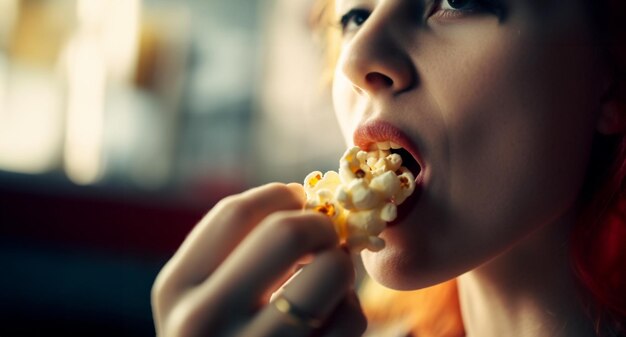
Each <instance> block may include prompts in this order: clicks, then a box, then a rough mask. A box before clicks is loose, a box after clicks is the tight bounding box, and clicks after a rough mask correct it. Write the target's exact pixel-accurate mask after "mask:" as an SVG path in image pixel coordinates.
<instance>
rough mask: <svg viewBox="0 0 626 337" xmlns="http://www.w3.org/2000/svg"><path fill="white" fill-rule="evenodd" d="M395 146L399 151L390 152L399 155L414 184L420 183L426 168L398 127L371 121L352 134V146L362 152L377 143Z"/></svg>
mask: <svg viewBox="0 0 626 337" xmlns="http://www.w3.org/2000/svg"><path fill="white" fill-rule="evenodd" d="M386 142H389V143H391V144H397V145H398V146H399V147H400V149H393V147H396V146H392V152H396V153H398V154H400V156H401V157H402V162H403V165H404V166H406V167H407V168H408V169H409V170H411V173H413V175H414V176H415V181H416V183H419V182H420V181H421V178H420V177H421V176H422V173H423V172H424V170H425V168H426V166H425V165H424V161H423V160H422V157H421V155H420V153H419V151H418V149H417V146H416V145H415V144H414V143H413V142H412V141H411V139H410V138H409V137H408V136H407V135H406V134H405V133H404V132H403V131H402V130H400V129H399V128H398V127H396V126H394V125H392V124H390V123H388V122H384V121H372V122H368V123H366V124H363V125H360V126H359V127H358V128H357V129H356V131H355V132H354V144H355V145H356V146H358V147H360V148H361V149H363V150H366V151H367V150H370V149H371V148H372V147H373V146H374V145H375V144H377V143H386Z"/></svg>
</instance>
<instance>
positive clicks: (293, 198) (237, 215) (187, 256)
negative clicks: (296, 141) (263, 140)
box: [161, 184, 304, 285]
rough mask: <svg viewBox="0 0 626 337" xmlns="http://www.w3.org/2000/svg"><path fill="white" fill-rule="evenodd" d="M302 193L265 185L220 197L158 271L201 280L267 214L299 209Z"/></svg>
mask: <svg viewBox="0 0 626 337" xmlns="http://www.w3.org/2000/svg"><path fill="white" fill-rule="evenodd" d="M303 193H304V192H303V191H302V187H300V186H298V185H297V184H291V185H282V184H268V185H264V186H261V187H258V188H255V189H252V190H249V191H246V192H244V193H241V194H238V195H235V196H231V197H228V198H225V199H223V200H222V201H220V202H219V203H218V204H217V205H216V206H215V207H214V208H213V209H212V210H211V211H210V212H209V213H208V214H207V215H206V216H205V217H204V218H203V219H202V220H201V221H200V223H199V224H198V225H197V226H196V227H195V228H194V229H193V231H192V232H191V233H190V234H189V236H188V237H187V239H186V240H185V242H184V243H183V244H182V245H181V247H180V248H179V250H178V251H177V252H176V254H175V255H174V256H173V257H172V259H171V260H170V262H169V263H168V265H167V266H166V267H165V268H164V269H163V271H162V272H161V274H167V275H166V276H164V278H168V279H170V280H176V281H178V282H179V283H181V284H184V285H188V284H197V283H200V282H202V281H203V280H204V279H205V278H207V277H208V276H209V275H210V274H211V273H212V272H213V271H214V270H215V269H216V268H217V267H218V266H219V265H220V264H221V263H222V261H223V260H224V259H225V258H226V257H227V256H228V255H229V254H230V252H231V251H232V250H233V249H234V248H235V247H236V246H237V245H238V244H239V243H240V242H241V240H242V239H243V238H244V237H245V236H246V235H247V234H248V233H249V232H250V231H251V230H252V228H254V226H255V225H256V224H257V223H258V222H259V221H261V220H262V219H263V218H265V217H266V216H267V215H268V214H271V213H273V212H276V211H279V210H286V209H287V210H288V209H291V210H296V209H301V208H302V205H303V202H304V196H303ZM169 275H175V277H168V276H169Z"/></svg>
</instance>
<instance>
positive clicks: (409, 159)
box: [390, 148, 422, 181]
mask: <svg viewBox="0 0 626 337" xmlns="http://www.w3.org/2000/svg"><path fill="white" fill-rule="evenodd" d="M390 151H391V153H397V154H399V155H400V157H401V158H402V166H404V167H406V168H407V169H409V171H411V173H412V174H413V176H414V177H415V180H416V181H417V177H418V176H419V175H420V173H421V172H422V166H421V165H420V164H419V163H418V162H417V160H415V158H413V156H412V155H411V154H410V153H409V151H407V150H405V149H403V148H397V149H393V148H392V149H391V150H390Z"/></svg>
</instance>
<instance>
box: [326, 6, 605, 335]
mask: <svg viewBox="0 0 626 337" xmlns="http://www.w3.org/2000/svg"><path fill="white" fill-rule="evenodd" d="M416 3H417V2H415V1H400V0H388V1H385V0H379V1H359V0H339V1H337V2H336V13H337V15H338V16H341V15H344V14H345V13H347V12H348V11H350V10H351V9H353V8H362V9H366V10H367V12H368V13H369V17H368V18H367V20H366V21H365V22H364V23H362V24H357V23H356V21H354V22H352V23H351V24H349V25H348V26H347V28H348V29H346V30H345V31H344V34H343V46H342V50H341V54H340V56H339V61H338V66H337V69H336V72H335V80H334V83H333V98H334V103H335V109H336V111H337V113H338V117H339V121H340V124H341V127H342V130H343V132H344V135H345V136H346V138H347V142H351V137H352V135H353V134H355V130H358V129H359V128H360V127H362V126H364V125H368V124H372V123H376V122H380V121H383V122H386V123H389V124H392V125H394V126H396V127H398V128H399V129H401V130H402V131H403V132H404V133H405V134H406V135H408V137H409V138H410V139H411V140H412V141H413V142H414V143H415V144H417V146H418V147H419V150H420V152H421V155H422V160H423V163H424V167H423V171H424V172H423V174H424V181H425V183H424V192H423V193H422V195H421V197H420V200H419V201H418V203H417V205H416V206H415V207H413V209H412V210H411V212H410V214H409V216H408V217H407V218H405V219H404V220H403V221H402V222H401V223H400V224H398V225H396V226H394V227H391V228H389V229H387V230H385V231H384V232H383V234H382V235H381V237H383V238H384V239H385V241H386V243H387V247H386V248H385V249H384V250H383V251H381V252H379V253H371V252H364V253H363V254H362V255H363V260H364V264H365V267H366V269H367V271H368V273H369V274H370V275H371V276H372V277H373V278H375V279H376V280H377V281H379V282H381V283H382V284H384V285H386V286H388V287H391V288H395V289H416V288H422V287H426V286H429V285H432V284H435V283H438V282H441V281H444V280H447V279H450V278H453V277H455V276H458V275H461V274H463V273H466V274H464V275H463V276H462V277H460V278H459V289H460V293H461V305H462V309H463V317H464V321H465V326H466V331H467V333H468V336H504V335H506V336H561V335H562V336H591V335H593V331H592V328H591V323H590V322H589V321H588V319H587V318H586V316H585V315H584V313H583V309H582V307H581V305H580V303H578V302H577V300H576V299H577V297H576V294H577V293H576V289H575V284H574V281H573V275H572V273H571V271H570V270H569V268H568V260H567V258H568V257H567V237H568V233H569V228H570V226H571V225H572V224H573V223H574V221H575V215H576V210H577V208H578V205H577V202H576V201H577V199H578V197H579V191H580V188H581V186H582V184H583V182H584V180H585V173H586V168H587V165H588V161H589V156H590V152H591V142H592V138H593V136H594V133H595V132H596V131H597V130H598V128H600V129H602V126H603V125H604V124H605V123H606V121H605V120H604V119H603V116H602V114H601V111H602V105H603V101H602V100H601V96H602V95H603V94H604V93H605V92H606V90H607V88H608V86H609V80H608V78H609V77H610V76H608V74H609V71H608V67H607V64H608V63H607V60H606V59H605V58H603V57H602V53H601V52H600V49H599V48H598V45H597V43H596V42H595V41H596V40H597V39H595V40H594V35H593V32H592V30H591V28H590V26H589V25H588V24H587V22H588V17H587V13H586V11H585V8H584V6H583V4H584V2H583V1H568V2H567V4H564V3H563V2H562V1H549V0H548V1H530V0H527V1H523V0H520V1H512V0H511V1H500V2H498V3H499V4H500V5H499V6H500V7H499V8H500V9H501V13H505V14H503V15H498V14H495V13H493V12H490V11H480V10H479V11H475V12H471V13H469V12H466V13H464V14H461V15H452V16H450V15H447V16H446V15H442V14H444V11H443V10H441V9H437V8H435V10H434V14H432V15H430V16H429V13H431V11H430V10H429V8H428V5H427V6H426V7H423V8H420V7H419V6H418V5H417V4H416ZM407 13H412V14H407ZM449 13H450V12H448V13H446V14H449ZM458 13H459V12H456V13H455V14H458ZM602 130H603V129H602ZM355 141H358V142H360V143H362V142H363V140H362V139H360V140H358V139H357V140H355Z"/></svg>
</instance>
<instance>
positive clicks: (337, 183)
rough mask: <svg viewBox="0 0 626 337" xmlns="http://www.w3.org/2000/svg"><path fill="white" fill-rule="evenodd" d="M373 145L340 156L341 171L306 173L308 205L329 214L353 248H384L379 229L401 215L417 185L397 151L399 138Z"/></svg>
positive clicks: (372, 249) (355, 148) (338, 230)
mask: <svg viewBox="0 0 626 337" xmlns="http://www.w3.org/2000/svg"><path fill="white" fill-rule="evenodd" d="M377 145H378V146H377V149H376V150H373V151H369V152H366V151H363V150H361V149H360V148H358V147H353V148H351V149H348V150H347V151H346V152H345V153H344V154H343V156H342V157H341V159H340V160H339V173H337V172H335V171H328V172H326V173H325V174H322V173H321V172H319V171H314V172H311V173H309V174H308V175H307V176H306V178H305V179H304V190H305V192H306V197H307V200H306V204H305V209H313V210H316V211H319V212H321V213H324V214H326V215H327V216H329V217H330V218H331V219H332V221H333V223H334V225H335V230H336V231H337V234H338V235H339V238H340V240H341V241H342V243H344V244H346V245H347V246H348V247H349V248H350V249H351V250H352V251H359V250H361V249H369V250H371V251H374V252H376V251H379V250H381V249H383V248H384V247H385V242H384V241H383V240H382V239H381V238H379V237H378V235H379V234H380V233H381V232H382V231H383V230H384V229H385V227H386V226H387V223H388V222H391V221H393V220H395V218H396V216H397V205H400V204H401V203H402V202H404V200H406V198H408V197H409V196H410V195H411V193H413V191H414V190H415V178H414V177H413V174H412V173H411V171H409V170H408V169H407V168H406V167H404V166H402V158H401V157H400V155H399V154H397V153H391V150H390V149H392V148H394V149H396V148H399V146H398V145H396V144H393V143H379V144H377Z"/></svg>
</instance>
